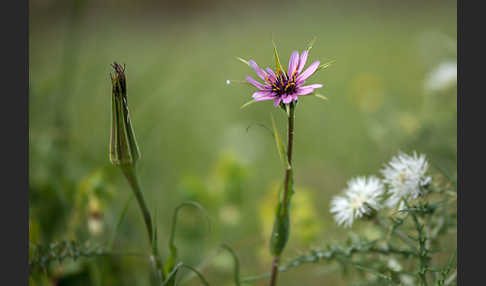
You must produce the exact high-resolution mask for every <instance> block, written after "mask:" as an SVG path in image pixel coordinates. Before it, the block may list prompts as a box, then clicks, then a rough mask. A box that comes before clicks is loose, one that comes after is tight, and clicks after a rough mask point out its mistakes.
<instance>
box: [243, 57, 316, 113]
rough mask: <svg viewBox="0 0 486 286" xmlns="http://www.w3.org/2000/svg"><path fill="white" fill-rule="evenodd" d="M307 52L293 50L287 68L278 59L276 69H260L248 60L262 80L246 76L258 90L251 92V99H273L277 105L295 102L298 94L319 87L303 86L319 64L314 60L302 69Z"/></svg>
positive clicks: (309, 92)
mask: <svg viewBox="0 0 486 286" xmlns="http://www.w3.org/2000/svg"><path fill="white" fill-rule="evenodd" d="M308 54H309V50H305V51H303V52H302V54H300V55H299V52H298V51H294V52H293V53H292V55H291V56H290V60H289V65H288V68H287V70H286V69H285V68H284V67H283V66H281V65H280V62H279V61H277V67H276V70H275V71H273V70H272V69H270V68H265V69H262V68H260V67H259V66H258V65H257V64H256V63H255V61H253V60H249V61H248V64H249V65H250V67H252V68H253V70H255V72H256V74H257V75H258V77H260V78H261V79H262V80H263V83H261V82H259V81H257V80H255V79H253V78H252V77H250V76H247V77H246V80H247V81H248V82H249V83H250V84H252V85H253V86H255V87H256V88H258V91H256V92H255V93H253V96H252V97H253V99H254V100H256V101H264V100H273V101H274V102H273V105H274V106H278V105H279V104H281V103H282V104H289V103H291V102H292V101H295V102H296V101H297V98H298V96H299V95H308V94H311V93H312V92H313V91H314V89H315V88H321V87H322V84H311V85H307V86H304V83H305V81H306V80H307V79H308V78H309V77H310V76H311V75H312V74H314V73H315V72H316V70H317V69H318V67H319V64H320V62H319V61H315V62H313V63H312V64H311V65H310V66H309V67H308V68H307V69H306V70H304V66H305V63H306V62H307V56H308ZM276 58H277V56H276Z"/></svg>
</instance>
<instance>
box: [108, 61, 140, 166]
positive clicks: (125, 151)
mask: <svg viewBox="0 0 486 286" xmlns="http://www.w3.org/2000/svg"><path fill="white" fill-rule="evenodd" d="M112 67H113V69H114V74H111V83H112V86H113V89H112V99H111V100H112V113H113V114H112V116H113V117H112V126H111V136H110V161H111V163H112V164H114V165H134V164H135V162H136V161H137V160H138V159H139V158H140V151H139V149H138V144H137V140H136V139H135V133H134V131H133V128H132V123H131V121H130V114H129V111H128V101H127V83H126V77H125V68H124V67H123V68H122V67H121V66H120V65H119V64H118V63H116V62H114V63H113V65H112Z"/></svg>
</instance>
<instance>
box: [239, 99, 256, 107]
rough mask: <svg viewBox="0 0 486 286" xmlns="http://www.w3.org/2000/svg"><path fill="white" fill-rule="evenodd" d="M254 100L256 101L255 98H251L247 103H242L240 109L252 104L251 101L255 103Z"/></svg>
mask: <svg viewBox="0 0 486 286" xmlns="http://www.w3.org/2000/svg"><path fill="white" fill-rule="evenodd" d="M255 102H257V101H256V100H254V99H252V100H250V101H248V102H247V103H245V104H243V105H242V106H241V107H240V109H243V108H245V107H247V106H248V105H250V104H253V103H255Z"/></svg>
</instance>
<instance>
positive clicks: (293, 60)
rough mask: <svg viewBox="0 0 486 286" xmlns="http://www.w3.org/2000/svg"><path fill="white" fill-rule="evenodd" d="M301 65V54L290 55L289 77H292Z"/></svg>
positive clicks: (294, 52)
mask: <svg viewBox="0 0 486 286" xmlns="http://www.w3.org/2000/svg"><path fill="white" fill-rule="evenodd" d="M298 64H299V52H297V51H293V52H292V54H291V55H290V60H289V73H288V75H289V77H291V76H292V75H293V74H294V72H295V70H296V69H297V65H298Z"/></svg>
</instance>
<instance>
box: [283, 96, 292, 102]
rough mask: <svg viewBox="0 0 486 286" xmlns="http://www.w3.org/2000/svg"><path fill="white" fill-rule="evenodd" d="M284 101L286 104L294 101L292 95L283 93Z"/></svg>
mask: <svg viewBox="0 0 486 286" xmlns="http://www.w3.org/2000/svg"><path fill="white" fill-rule="evenodd" d="M282 101H283V103H284V104H289V103H290V102H291V101H292V96H291V95H288V94H282Z"/></svg>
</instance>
